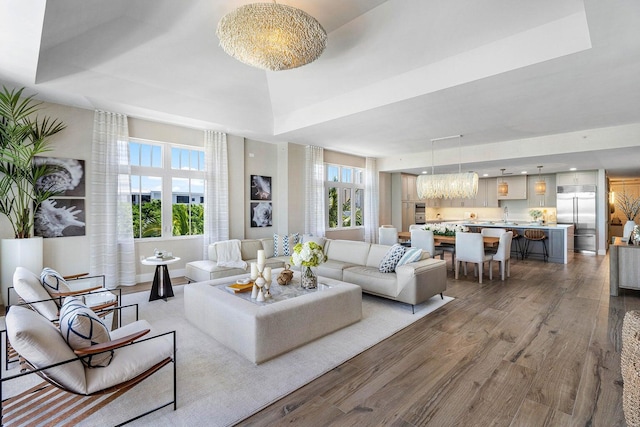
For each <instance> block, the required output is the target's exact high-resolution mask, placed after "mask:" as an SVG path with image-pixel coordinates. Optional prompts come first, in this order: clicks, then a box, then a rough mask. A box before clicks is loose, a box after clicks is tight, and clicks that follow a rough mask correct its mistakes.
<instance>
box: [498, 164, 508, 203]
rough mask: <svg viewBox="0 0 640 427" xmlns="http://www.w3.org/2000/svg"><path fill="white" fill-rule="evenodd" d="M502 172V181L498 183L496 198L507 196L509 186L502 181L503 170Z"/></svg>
mask: <svg viewBox="0 0 640 427" xmlns="http://www.w3.org/2000/svg"><path fill="white" fill-rule="evenodd" d="M500 171H502V181H500V182H499V183H498V196H506V195H508V194H509V184H507V183H506V181H505V180H504V169H500Z"/></svg>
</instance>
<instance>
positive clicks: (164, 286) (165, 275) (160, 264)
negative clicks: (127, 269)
mask: <svg viewBox="0 0 640 427" xmlns="http://www.w3.org/2000/svg"><path fill="white" fill-rule="evenodd" d="M177 261H180V258H178V257H172V258H156V257H150V258H145V259H143V260H141V261H140V262H141V263H142V264H143V265H155V266H156V272H155V274H154V275H153V285H152V286H151V295H149V301H155V300H157V299H163V300H165V301H166V300H167V298H169V297H172V296H173V286H172V285H171V277H170V276H169V268H168V267H167V264H172V263H174V262H177Z"/></svg>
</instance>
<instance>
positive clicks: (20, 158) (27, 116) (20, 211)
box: [0, 86, 66, 239]
mask: <svg viewBox="0 0 640 427" xmlns="http://www.w3.org/2000/svg"><path fill="white" fill-rule="evenodd" d="M23 90H24V88H22V89H17V90H16V89H13V90H9V89H7V88H6V87H4V86H3V87H2V91H1V92H0V213H2V214H4V215H6V217H7V218H8V219H9V222H10V223H11V226H12V227H13V233H14V235H15V238H16V239H26V238H29V237H31V232H32V230H33V213H34V212H35V211H36V210H37V209H38V207H39V206H40V204H41V203H42V202H44V201H45V200H47V199H48V198H50V197H52V196H55V195H57V194H59V192H58V191H56V190H55V189H54V187H53V185H54V184H51V185H49V186H48V187H47V186H45V187H44V188H43V187H41V186H39V185H36V183H37V182H38V180H39V179H40V178H42V177H43V176H45V175H48V174H50V173H53V172H55V171H57V170H58V168H57V167H55V166H51V165H41V166H34V163H33V159H34V157H36V156H40V155H42V154H45V153H47V152H49V151H51V146H50V139H49V138H50V137H51V136H53V135H55V134H57V133H58V132H60V131H62V130H63V129H64V128H65V127H66V126H65V125H64V123H62V122H61V121H59V120H58V119H51V118H49V117H43V118H38V117H37V116H36V113H37V111H38V110H39V109H40V104H41V103H40V102H36V101H35V100H34V97H33V95H32V96H28V97H25V98H23V97H22V92H23Z"/></svg>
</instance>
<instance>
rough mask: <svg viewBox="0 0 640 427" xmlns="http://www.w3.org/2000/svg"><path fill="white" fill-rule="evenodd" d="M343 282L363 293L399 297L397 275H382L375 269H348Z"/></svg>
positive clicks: (345, 271)
mask: <svg viewBox="0 0 640 427" xmlns="http://www.w3.org/2000/svg"><path fill="white" fill-rule="evenodd" d="M342 280H343V281H344V282H347V283H353V284H354V285H358V286H360V287H361V288H362V290H363V291H365V292H369V293H373V294H376V295H382V296H386V297H391V298H395V297H397V296H398V292H399V290H398V279H397V277H396V274H395V273H381V272H380V271H379V270H378V269H377V268H375V267H364V266H360V265H358V266H354V267H349V268H346V269H345V270H344V272H343V278H342Z"/></svg>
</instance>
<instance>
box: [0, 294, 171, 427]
mask: <svg viewBox="0 0 640 427" xmlns="http://www.w3.org/2000/svg"><path fill="white" fill-rule="evenodd" d="M76 301H77V300H76ZM76 301H73V302H76ZM66 304H67V302H65V305H66ZM87 309H88V308H87ZM63 311H64V310H63ZM83 314H84V313H83ZM78 318H79V319H80V321H84V319H85V316H79V317H78ZM94 320H95V319H94ZM81 326H82V325H81ZM75 327H80V326H78V325H75ZM6 328H7V329H6V331H2V332H3V333H5V332H6V334H7V338H8V340H10V341H11V343H12V344H13V347H14V348H15V350H16V351H17V353H18V354H19V357H20V366H21V368H22V369H21V372H20V373H16V374H11V372H9V373H6V374H5V373H2V375H3V376H0V394H1V395H2V399H3V400H2V404H1V405H2V406H1V408H0V409H1V412H2V424H3V425H5V426H8V425H40V424H46V425H53V424H55V425H58V424H59V423H61V424H63V425H76V424H77V423H79V422H81V421H82V420H84V419H86V418H88V417H89V416H91V415H93V414H94V413H95V412H97V411H98V410H100V409H101V408H103V407H104V406H106V405H108V404H109V403H110V402H112V401H113V400H115V399H116V398H117V397H119V396H121V395H122V394H124V393H126V392H127V391H129V390H131V389H132V388H133V387H135V386H136V385H138V384H140V383H141V382H142V381H143V380H145V379H146V378H149V377H150V376H151V375H153V374H154V373H156V372H159V371H160V370H161V369H162V368H163V367H165V366H167V365H169V364H170V363H173V369H172V374H171V376H172V379H165V377H163V378H162V380H163V381H164V380H166V381H167V382H171V383H172V384H171V385H169V384H167V387H166V389H167V390H170V389H171V387H173V392H172V399H171V400H170V401H168V402H166V403H161V404H160V405H159V406H156V407H154V408H153V409H150V410H148V411H146V412H143V413H141V414H136V415H133V416H130V415H126V416H130V419H129V420H127V421H123V420H119V419H117V416H121V417H123V415H122V414H121V413H120V412H121V411H118V410H115V411H114V414H115V415H116V416H114V417H113V418H112V419H111V418H110V420H109V421H104V420H103V421H101V423H104V424H108V425H115V424H124V423H126V422H129V421H132V420H135V419H138V418H140V417H142V416H145V415H147V414H149V413H151V412H154V411H157V410H159V409H162V408H164V407H167V406H170V405H173V409H174V410H175V409H176V365H175V352H176V346H175V344H176V334H175V331H172V332H167V333H164V334H161V335H158V336H153V337H151V338H145V339H141V337H143V336H145V335H147V334H148V333H149V331H150V330H151V327H150V325H149V323H148V322H146V321H145V320H138V321H135V322H133V323H130V324H128V325H126V326H123V327H121V328H118V329H116V330H113V331H111V332H110V337H109V339H108V340H107V341H104V342H101V343H99V344H94V345H88V346H85V347H82V346H80V347H79V348H75V349H74V348H73V347H74V346H75V347H78V346H77V343H75V342H73V341H71V340H69V339H68V334H67V335H63V334H62V333H61V331H60V330H59V329H58V328H57V327H56V326H55V325H54V324H53V323H52V322H50V321H48V320H47V319H45V318H44V317H43V316H41V315H40V314H38V313H36V312H35V311H33V310H30V309H28V308H26V307H22V306H17V305H16V306H12V307H10V308H9V311H8V313H7V316H6ZM85 332H86V331H85ZM91 333H93V332H91ZM81 335H84V332H83V333H82V334H81ZM65 336H67V340H65ZM87 339H88V341H89V342H94V339H95V338H94V337H89V338H87ZM72 344H74V345H72ZM110 352H112V356H111V357H110V358H109V363H107V364H106V366H103V367H100V368H94V367H90V366H87V364H86V360H85V359H86V358H87V357H93V356H95V355H105V354H109V353H110ZM33 375H38V376H39V377H41V378H42V379H44V380H45V381H44V382H41V383H39V384H37V385H35V386H33V381H30V380H29V379H28V378H25V377H27V376H33ZM163 389H164V388H163Z"/></svg>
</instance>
